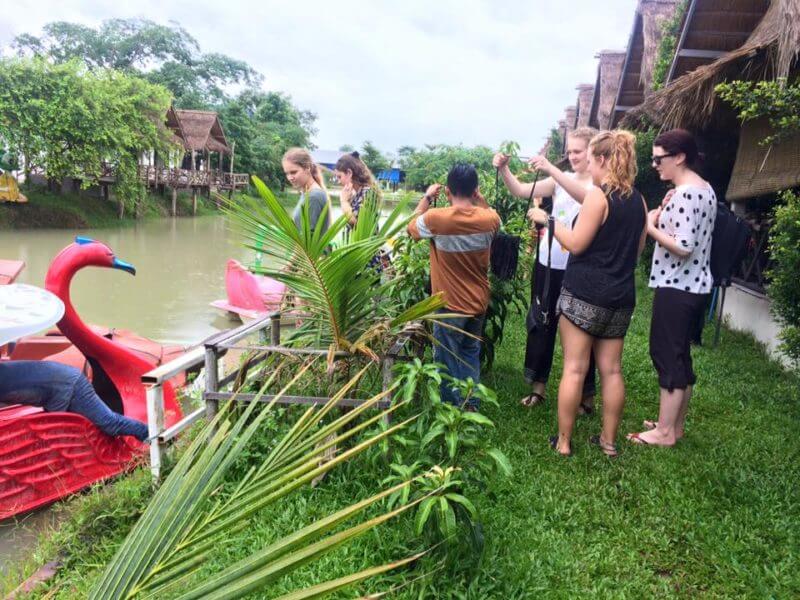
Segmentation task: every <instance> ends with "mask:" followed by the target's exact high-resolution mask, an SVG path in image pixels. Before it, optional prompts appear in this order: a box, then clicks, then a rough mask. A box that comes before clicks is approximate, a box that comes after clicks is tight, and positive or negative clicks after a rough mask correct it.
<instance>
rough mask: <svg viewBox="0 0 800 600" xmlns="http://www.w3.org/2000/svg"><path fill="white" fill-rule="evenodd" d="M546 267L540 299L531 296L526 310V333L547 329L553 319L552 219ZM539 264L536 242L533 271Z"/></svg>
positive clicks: (552, 221)
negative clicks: (551, 281) (551, 297)
mask: <svg viewBox="0 0 800 600" xmlns="http://www.w3.org/2000/svg"><path fill="white" fill-rule="evenodd" d="M546 227H547V267H546V268H545V271H544V290H543V291H542V297H541V298H539V297H538V296H537V295H536V294H533V299H532V300H531V307H530V308H529V309H528V316H527V317H526V319H525V325H526V326H527V327H528V333H530V332H532V331H533V330H534V329H536V328H537V327H547V326H548V325H550V322H551V321H552V319H553V315H551V314H550V271H552V268H551V266H550V265H551V262H550V261H551V258H552V256H553V234H554V230H555V222H554V220H553V218H552V217H550V218H549V219H547V225H546ZM538 263H539V240H538V238H537V240H536V257H535V258H534V263H533V265H534V269H535V268H536V265H537V264H538Z"/></svg>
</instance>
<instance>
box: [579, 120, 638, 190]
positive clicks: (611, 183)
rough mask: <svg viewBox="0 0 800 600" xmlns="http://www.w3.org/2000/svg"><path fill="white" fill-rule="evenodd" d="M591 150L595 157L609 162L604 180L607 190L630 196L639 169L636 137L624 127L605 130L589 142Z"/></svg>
mask: <svg viewBox="0 0 800 600" xmlns="http://www.w3.org/2000/svg"><path fill="white" fill-rule="evenodd" d="M589 152H591V153H592V156H594V157H595V158H599V157H601V156H602V157H603V158H605V159H606V161H607V163H608V174H607V175H606V178H605V181H604V182H603V183H604V184H605V187H606V191H607V192H608V193H611V192H618V193H619V194H620V195H621V196H623V197H628V196H630V195H631V194H632V193H633V182H634V180H635V179H636V171H637V167H636V137H635V136H634V135H633V134H632V133H631V132H630V131H625V130H624V129H615V130H614V131H603V132H602V133H598V134H597V135H596V136H594V137H593V138H592V141H591V142H589Z"/></svg>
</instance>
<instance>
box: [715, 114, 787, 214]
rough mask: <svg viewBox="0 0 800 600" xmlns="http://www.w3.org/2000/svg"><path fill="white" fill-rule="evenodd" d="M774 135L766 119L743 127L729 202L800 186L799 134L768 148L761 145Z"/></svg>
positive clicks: (731, 180) (749, 122)
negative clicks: (765, 139) (762, 141)
mask: <svg viewBox="0 0 800 600" xmlns="http://www.w3.org/2000/svg"><path fill="white" fill-rule="evenodd" d="M774 133H775V132H774V131H773V130H772V129H771V128H770V126H769V123H768V122H767V121H766V120H765V119H757V120H755V121H748V122H747V123H745V124H744V125H742V130H741V132H740V135H739V148H738V150H737V152H736V163H735V165H734V167H733V173H731V179H730V183H729V184H728V191H727V193H726V194H725V198H726V200H744V199H746V198H754V197H756V196H761V195H764V194H771V193H775V192H778V191H780V190H785V189H789V188H793V187H795V186H798V185H800V134H794V135H792V136H790V137H788V138H785V139H782V140H780V141H778V142H776V143H774V144H772V145H771V146H770V147H768V148H765V147H764V146H762V145H761V140H763V139H764V138H765V137H767V136H768V135H772V134H774Z"/></svg>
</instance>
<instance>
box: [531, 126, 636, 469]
mask: <svg viewBox="0 0 800 600" xmlns="http://www.w3.org/2000/svg"><path fill="white" fill-rule="evenodd" d="M634 141H635V138H634V136H633V135H632V134H631V133H629V132H627V131H606V132H603V133H601V134H599V135H597V136H596V137H595V138H593V139H592V141H591V143H590V144H589V171H590V172H591V174H592V178H593V180H594V182H595V185H597V186H598V187H595V188H593V189H592V190H591V191H590V192H588V193H587V194H586V196H585V198H576V199H577V200H578V201H581V200H582V201H583V205H582V206H581V211H580V213H579V214H578V221H577V223H576V224H575V227H574V228H573V229H572V230H570V229H568V228H566V227H563V226H561V224H559V223H555V222H554V220H553V218H552V217H548V215H547V214H546V213H545V212H544V211H542V210H541V209H538V208H534V209H532V210H531V211H530V212H529V217H530V218H531V220H533V221H534V222H535V223H537V224H541V225H543V224H546V223H548V221H549V223H550V226H551V227H554V234H555V237H556V239H558V241H559V242H560V243H561V245H562V246H564V248H565V249H566V250H568V251H569V252H570V259H569V262H568V263H567V270H566V273H565V275H564V283H563V288H562V290H561V296H560V298H559V302H558V312H559V313H560V315H561V317H560V320H559V332H560V334H561V344H562V347H563V350H564V371H563V375H562V377H561V383H560V385H559V389H558V433H559V434H558V436H556V437H552V438H550V444H551V445H552V446H553V448H555V449H556V450H557V451H558V452H559V453H561V454H563V455H567V456H568V455H570V454H571V453H572V429H573V426H574V424H575V417H576V414H577V410H578V405H579V404H580V400H581V388H582V383H583V378H584V376H585V375H586V371H587V369H588V366H589V356H590V354H591V351H592V350H594V353H595V359H596V361H597V367H598V370H599V371H600V379H601V383H602V394H603V430H602V432H601V433H600V435H597V436H593V437H592V438H591V440H590V441H591V442H592V443H594V444H596V445H597V446H599V447H600V449H601V450H602V451H603V452H604V453H605V454H606V455H608V456H616V455H617V448H616V437H617V430H618V428H619V422H620V420H621V418H622V409H623V407H624V405H625V383H624V381H623V380H622V346H623V339H624V337H625V333H626V332H627V329H628V325H629V324H630V320H631V315H632V314H633V307H634V305H635V303H636V292H635V282H634V269H635V267H636V261H637V259H638V257H639V254H640V253H641V251H642V248H643V247H644V242H645V239H646V234H647V230H646V227H645V224H646V215H647V207H646V205H645V203H644V199H643V198H642V196H641V194H639V192H638V191H636V190H635V189H634V188H633V180H634V178H635V177H636V153H635V150H634Z"/></svg>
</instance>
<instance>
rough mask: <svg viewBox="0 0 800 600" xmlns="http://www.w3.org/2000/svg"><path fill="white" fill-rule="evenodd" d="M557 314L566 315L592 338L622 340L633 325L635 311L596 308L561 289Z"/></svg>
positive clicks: (630, 309)
mask: <svg viewBox="0 0 800 600" xmlns="http://www.w3.org/2000/svg"><path fill="white" fill-rule="evenodd" d="M556 314H561V315H564V317H566V318H567V320H569V322H570V323H572V324H574V325H575V326H577V327H579V328H580V329H582V330H583V331H585V332H586V333H588V334H589V335H591V336H592V337H597V338H622V337H625V333H627V331H628V326H629V325H630V324H631V316H632V315H633V309H632V308H605V307H603V306H595V305H594V304H590V303H588V302H584V301H583V300H579V299H578V298H576V297H575V296H573V295H572V294H571V293H569V292H568V291H567V290H566V289H564V288H561V295H560V296H559V298H558V304H557V305H556Z"/></svg>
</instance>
